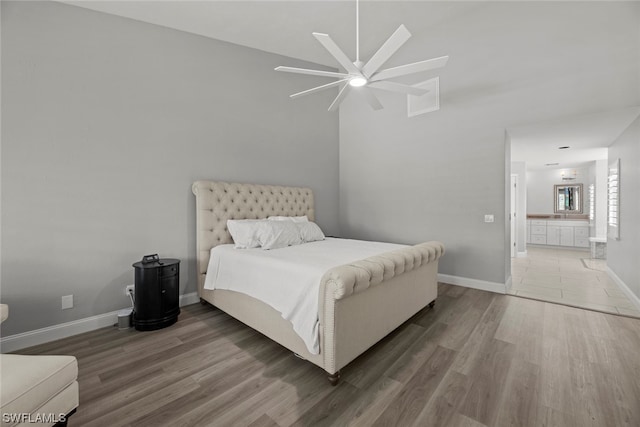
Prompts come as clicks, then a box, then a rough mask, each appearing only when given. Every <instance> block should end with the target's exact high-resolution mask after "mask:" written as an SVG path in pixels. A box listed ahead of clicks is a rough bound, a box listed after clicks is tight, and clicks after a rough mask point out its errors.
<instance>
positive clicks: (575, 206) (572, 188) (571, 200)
mask: <svg viewBox="0 0 640 427" xmlns="http://www.w3.org/2000/svg"><path fill="white" fill-rule="evenodd" d="M553 199H554V203H555V211H554V212H555V213H564V214H569V213H571V214H581V213H582V184H573V185H568V184H557V185H554V186H553Z"/></svg>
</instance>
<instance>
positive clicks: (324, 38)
mask: <svg viewBox="0 0 640 427" xmlns="http://www.w3.org/2000/svg"><path fill="white" fill-rule="evenodd" d="M359 15H360V13H359V0H356V60H355V62H351V60H350V59H349V58H348V57H347V55H346V54H345V53H344V52H343V51H342V50H341V49H340V48H339V47H338V45H337V44H336V43H335V42H334V41H333V40H332V39H331V37H329V35H328V34H322V33H312V34H313V36H314V37H315V38H316V39H317V40H318V41H319V42H320V43H321V44H322V46H324V48H325V49H327V51H329V53H330V54H331V55H332V56H333V57H334V58H335V59H336V61H338V63H339V64H340V65H341V66H342V67H343V68H344V69H345V70H346V73H341V72H332V71H322V70H310V69H306V68H294V67H284V66H279V67H276V68H275V70H276V71H283V72H286V73H296V74H309V75H312V76H322V77H331V78H334V79H337V80H336V81H334V82H331V83H327V84H324V85H322V86H317V87H314V88H311V89H307V90H304V91H302V92H298V93H294V94H293V95H290V98H298V97H300V96H305V95H310V94H312V93H315V92H319V91H321V90H325V89H329V88H332V87H335V86H341V87H340V91H339V92H338V96H337V97H336V98H335V99H334V100H333V102H332V103H331V105H330V106H329V111H335V110H337V109H338V107H339V106H340V103H341V102H342V101H343V100H344V99H345V97H346V96H347V95H348V93H349V91H350V90H351V88H358V91H361V92H362V94H363V95H364V97H365V99H366V101H367V102H368V103H369V105H370V106H371V108H373V109H374V110H380V109H381V108H382V104H381V103H380V101H379V100H378V98H377V97H376V95H375V93H373V91H372V90H371V88H374V89H381V90H386V91H390V92H400V93H404V94H408V95H417V96H420V95H424V94H426V93H427V92H428V90H427V89H423V88H419V87H416V86H410V85H406V84H402V83H397V82H392V81H389V79H394V78H397V77H402V76H406V75H409V74H414V73H419V72H422V71H428V70H433V69H436V68H441V67H444V66H445V65H446V64H447V61H448V60H449V57H448V56H441V57H439V58H433V59H427V60H425V61H419V62H414V63H411V64H406V65H401V66H399V67H393V68H387V69H383V70H380V67H382V65H384V63H385V62H387V60H388V59H389V58H391V56H392V55H393V54H394V53H396V51H397V50H398V49H400V47H401V46H402V45H403V44H404V43H405V42H406V41H407V40H409V37H411V33H410V32H409V30H407V28H406V27H405V26H404V25H400V27H398V29H397V30H396V31H395V32H394V33H393V34H392V35H391V37H389V38H388V39H387V41H386V42H384V44H383V45H382V46H381V47H380V49H378V51H377V52H376V53H375V54H374V55H373V56H372V57H371V58H370V59H369V61H367V62H366V63H364V62H362V61H360V34H359V33H360V23H359Z"/></svg>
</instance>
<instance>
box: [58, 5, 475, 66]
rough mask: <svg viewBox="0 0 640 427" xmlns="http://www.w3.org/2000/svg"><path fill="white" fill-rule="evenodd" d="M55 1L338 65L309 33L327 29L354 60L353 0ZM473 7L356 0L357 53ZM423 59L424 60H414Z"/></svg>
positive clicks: (423, 29) (365, 52)
mask: <svg viewBox="0 0 640 427" xmlns="http://www.w3.org/2000/svg"><path fill="white" fill-rule="evenodd" d="M60 2H61V3H66V4H71V5H74V6H80V7H83V8H87V9H92V10H96V11H99V12H104V13H109V14H113V15H118V16H123V17H127V18H131V19H135V20H138V21H142V22H147V23H152V24H157V25H161V26H164V27H168V28H174V29H178V30H182V31H186V32H189V33H193V34H198V35H202V36H206V37H210V38H214V39H217V40H223V41H227V42H231V43H235V44H239V45H242V46H248V47H252V48H255V49H260V50H264V51H267V52H272V53H277V54H280V55H284V56H290V57H293V58H298V59H303V60H306V61H311V62H315V63H318V64H323V65H327V66H331V67H337V64H336V62H335V60H334V59H333V57H331V56H330V55H329V54H328V53H327V52H326V51H325V50H324V48H323V47H322V46H321V45H320V44H319V43H318V42H317V40H315V39H314V38H313V36H312V35H311V33H312V32H319V33H326V34H329V35H331V38H333V39H334V41H335V42H336V43H337V44H338V46H340V47H341V48H342V49H343V50H344V51H345V53H346V54H347V55H348V56H350V57H352V58H354V59H355V40H356V31H355V21H356V2H355V0H349V1H337V0H322V1H317V0H316V1H313V0H287V1H271V0H257V1H239V0H235V1H214V0H204V1H189V0H173V1H163V0H160V1H158V0H133V1H100V0H97V1H87V0H75V1H73V0H71V1H65V0H61V1H60ZM418 3H422V4H421V5H418ZM418 6H420V7H428V13H416V9H415V8H416V7H418ZM478 6H479V4H478V3H476V2H458V1H448V2H428V1H424V0H410V1H406V0H390V1H389V0H387V1H377V0H361V2H360V53H361V57H362V58H364V59H366V58H368V57H369V56H371V55H373V53H374V52H375V51H376V50H377V49H378V48H379V47H380V46H381V44H382V43H383V42H384V41H385V40H386V39H387V38H388V37H389V36H390V35H391V34H392V33H393V31H395V30H396V28H398V26H399V25H400V24H404V25H405V26H406V27H407V28H408V29H409V31H410V32H411V33H412V34H414V35H417V34H418V33H420V32H426V31H428V29H429V27H431V26H433V25H437V24H438V23H440V22H442V21H443V20H445V19H449V18H451V17H453V16H455V15H457V14H461V13H465V12H466V11H467V10H470V9H473V8H476V7H478ZM422 59H428V58H416V59H415V60H416V61H417V60H422Z"/></svg>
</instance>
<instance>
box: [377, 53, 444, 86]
mask: <svg viewBox="0 0 640 427" xmlns="http://www.w3.org/2000/svg"><path fill="white" fill-rule="evenodd" d="M448 60H449V57H448V56H441V57H439V58H433V59H427V60H426V61H420V62H414V63H413V64H406V65H401V66H399V67H394V68H387V69H386V70H382V71H379V72H377V73H375V74H374V75H373V76H371V79H370V80H371V81H372V82H377V81H380V80H386V79H393V78H395V77H401V76H406V75H409V74H413V73H419V72H421V71H429V70H434V69H436V68H441V67H444V66H445V65H447V61H448Z"/></svg>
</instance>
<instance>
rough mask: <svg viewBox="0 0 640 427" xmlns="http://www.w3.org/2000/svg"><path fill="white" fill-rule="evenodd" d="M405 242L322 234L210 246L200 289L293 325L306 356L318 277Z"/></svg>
mask: <svg viewBox="0 0 640 427" xmlns="http://www.w3.org/2000/svg"><path fill="white" fill-rule="evenodd" d="M404 247H406V246H405V245H396V244H392V243H380V242H365V241H362V240H348V239H333V238H327V239H326V240H322V241H319V242H311V243H305V244H302V245H296V246H289V247H287V248H282V249H273V250H263V249H260V248H257V249H234V247H233V245H220V246H216V247H215V248H213V249H211V257H210V259H209V266H208V268H207V277H206V280H205V284H204V287H205V289H227V290H232V291H236V292H242V293H244V294H247V295H249V296H251V297H253V298H256V299H259V300H261V301H263V302H264V303H266V304H269V305H270V306H271V307H273V308H274V309H276V310H278V311H279V312H280V313H281V314H282V317H283V318H285V319H287V320H289V321H290V322H291V323H292V324H293V329H294V331H296V333H297V334H298V335H300V337H301V338H302V339H303V340H304V342H305V344H306V345H307V348H308V349H309V352H310V353H311V354H319V353H320V348H319V347H320V346H319V337H318V298H319V295H318V294H319V288H320V279H321V278H322V276H323V275H324V273H325V272H326V271H327V270H329V269H330V268H332V267H337V266H339V265H343V264H347V263H350V262H353V261H358V260H361V259H363V258H367V257H370V256H373V255H378V254H381V253H383V252H388V251H392V250H395V249H401V248H404Z"/></svg>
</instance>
